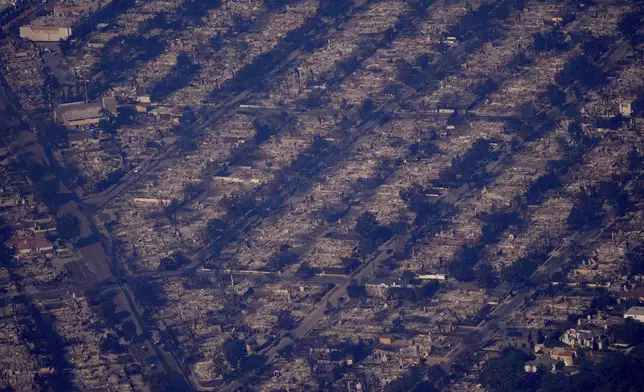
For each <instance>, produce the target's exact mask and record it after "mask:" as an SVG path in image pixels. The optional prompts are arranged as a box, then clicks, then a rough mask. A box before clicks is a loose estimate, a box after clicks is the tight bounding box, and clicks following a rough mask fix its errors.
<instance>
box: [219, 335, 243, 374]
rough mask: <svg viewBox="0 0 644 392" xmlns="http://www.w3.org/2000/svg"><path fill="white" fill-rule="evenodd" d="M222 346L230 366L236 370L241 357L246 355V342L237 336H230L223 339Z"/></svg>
mask: <svg viewBox="0 0 644 392" xmlns="http://www.w3.org/2000/svg"><path fill="white" fill-rule="evenodd" d="M222 348H223V351H224V356H225V357H226V360H227V361H228V363H229V364H230V366H231V367H232V368H233V369H235V370H237V369H238V368H239V364H240V363H241V361H242V359H244V357H245V356H246V355H247V352H246V343H245V342H244V341H243V340H241V339H238V338H237V337H230V338H228V339H226V341H224V344H223V347H222Z"/></svg>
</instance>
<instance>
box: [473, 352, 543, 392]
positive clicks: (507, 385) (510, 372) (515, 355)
mask: <svg viewBox="0 0 644 392" xmlns="http://www.w3.org/2000/svg"><path fill="white" fill-rule="evenodd" d="M527 359H528V358H527V355H526V354H525V353H523V352H521V351H518V350H512V349H509V350H505V351H503V354H502V355H501V356H500V357H497V358H492V359H490V360H488V361H487V362H486V363H485V365H483V369H482V370H481V376H480V378H481V383H482V384H483V385H485V386H486V387H487V388H489V389H490V390H492V391H495V392H520V391H529V390H531V388H530V387H531V386H530V385H529V384H528V383H527V377H526V373H525V371H524V370H523V364H524V362H525V361H526V360H527Z"/></svg>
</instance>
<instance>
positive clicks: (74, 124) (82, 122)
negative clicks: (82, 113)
mask: <svg viewBox="0 0 644 392" xmlns="http://www.w3.org/2000/svg"><path fill="white" fill-rule="evenodd" d="M99 122H101V118H100V117H96V118H88V119H84V120H74V121H67V122H65V125H67V126H68V127H82V126H84V125H92V124H98V123H99Z"/></svg>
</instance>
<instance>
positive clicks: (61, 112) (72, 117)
mask: <svg viewBox="0 0 644 392" xmlns="http://www.w3.org/2000/svg"><path fill="white" fill-rule="evenodd" d="M113 115H114V116H115V115H116V99H115V98H114V97H103V98H101V100H100V101H95V102H89V103H85V102H71V103H64V104H61V105H59V106H58V107H57V108H56V109H54V121H56V122H59V123H62V124H64V125H66V126H68V127H80V126H84V125H92V124H98V123H99V122H100V121H101V120H107V119H109V118H110V116H113Z"/></svg>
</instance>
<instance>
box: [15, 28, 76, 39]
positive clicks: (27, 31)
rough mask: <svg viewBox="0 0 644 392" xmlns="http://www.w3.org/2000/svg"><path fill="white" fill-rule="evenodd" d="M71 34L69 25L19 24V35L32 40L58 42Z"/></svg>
mask: <svg viewBox="0 0 644 392" xmlns="http://www.w3.org/2000/svg"><path fill="white" fill-rule="evenodd" d="M71 35H72V29H71V27H49V26H46V27H41V26H31V25H27V26H20V36H21V37H22V38H26V39H30V40H32V41H44V42H58V41H60V40H66V39H67V38H69V37H70V36H71Z"/></svg>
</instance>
